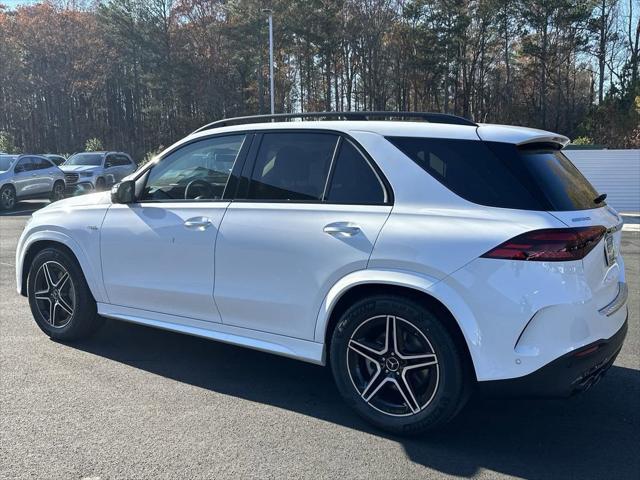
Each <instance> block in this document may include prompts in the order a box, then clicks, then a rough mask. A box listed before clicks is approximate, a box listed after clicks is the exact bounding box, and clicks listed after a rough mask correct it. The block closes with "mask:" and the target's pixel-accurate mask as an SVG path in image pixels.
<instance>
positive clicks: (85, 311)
mask: <svg viewBox="0 0 640 480" xmlns="http://www.w3.org/2000/svg"><path fill="white" fill-rule="evenodd" d="M27 286H28V292H29V306H30V307H31V313H32V314H33V318H34V319H35V321H36V323H37V324H38V326H39V327H40V329H41V330H42V331H43V332H45V333H46V334H47V335H49V336H50V337H51V338H54V339H56V340H63V341H66V340H77V339H81V338H84V337H87V336H89V335H91V334H92V333H94V332H95V331H96V330H97V329H98V328H99V327H100V325H101V324H102V319H101V318H100V317H99V316H98V314H97V311H96V302H95V300H94V299H93V295H92V294H91V291H90V290H89V286H88V285H87V282H86V280H85V278H84V275H83V273H82V270H81V269H80V266H79V265H78V263H77V261H76V260H75V258H73V257H72V256H71V255H70V254H69V253H68V252H67V251H65V250H63V249H61V248H60V249H58V248H46V249H44V250H42V251H41V252H40V253H38V254H37V255H36V257H35V258H34V259H33V262H32V263H31V267H30V269H29V276H28V278H27Z"/></svg>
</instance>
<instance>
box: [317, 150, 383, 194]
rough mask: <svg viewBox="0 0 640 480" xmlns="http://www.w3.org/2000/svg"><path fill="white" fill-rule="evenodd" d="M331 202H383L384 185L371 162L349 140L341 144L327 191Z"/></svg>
mask: <svg viewBox="0 0 640 480" xmlns="http://www.w3.org/2000/svg"><path fill="white" fill-rule="evenodd" d="M327 201H328V202H330V203H351V204H360V205H362V204H374V205H376V204H381V203H384V202H385V195H384V187H383V186H382V184H381V182H380V180H379V179H378V176H377V175H376V173H375V171H374V170H373V168H372V167H371V165H369V162H367V160H366V159H365V158H364V157H363V156H362V154H361V153H360V152H359V151H358V149H356V147H355V146H353V144H352V143H351V142H349V141H348V140H345V141H343V142H342V144H341V145H340V151H339V152H338V157H337V158H336V165H335V168H334V171H333V174H332V177H331V184H330V185H329V191H328V192H327Z"/></svg>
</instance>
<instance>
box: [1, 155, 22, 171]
mask: <svg viewBox="0 0 640 480" xmlns="http://www.w3.org/2000/svg"><path fill="white" fill-rule="evenodd" d="M16 158H18V157H17V156H16V155H0V172H6V171H7V170H9V169H10V168H11V165H12V164H13V162H14V161H15V159H16Z"/></svg>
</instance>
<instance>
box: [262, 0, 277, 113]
mask: <svg viewBox="0 0 640 480" xmlns="http://www.w3.org/2000/svg"><path fill="white" fill-rule="evenodd" d="M262 11H263V12H264V13H266V14H268V15H269V95H270V97H271V115H273V114H274V113H275V95H274V87H273V10H271V9H270V8H265V9H264V10H262Z"/></svg>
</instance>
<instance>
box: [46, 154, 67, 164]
mask: <svg viewBox="0 0 640 480" xmlns="http://www.w3.org/2000/svg"><path fill="white" fill-rule="evenodd" d="M47 158H48V159H49V160H51V161H52V162H53V163H55V164H56V165H62V164H63V163H64V157H59V156H57V155H47Z"/></svg>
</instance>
